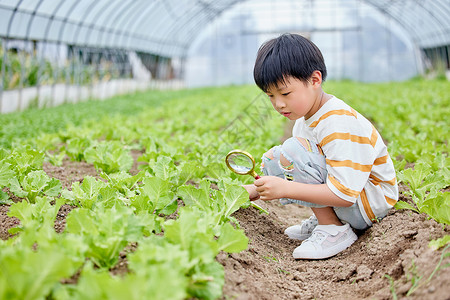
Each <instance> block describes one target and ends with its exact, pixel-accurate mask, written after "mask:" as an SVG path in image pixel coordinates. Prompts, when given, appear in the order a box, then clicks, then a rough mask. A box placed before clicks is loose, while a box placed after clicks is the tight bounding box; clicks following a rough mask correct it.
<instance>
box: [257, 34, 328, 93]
mask: <svg viewBox="0 0 450 300" xmlns="http://www.w3.org/2000/svg"><path fill="white" fill-rule="evenodd" d="M315 70H318V71H320V72H321V73H322V81H325V78H326V77H327V68H326V66H325V62H324V59H323V56H322V53H321V52H320V50H319V48H317V46H316V45H315V44H314V43H313V42H311V41H310V40H308V39H307V38H305V37H303V36H301V35H298V34H290V33H285V34H283V35H281V36H279V37H277V38H275V39H272V40H269V41H267V42H265V43H264V44H263V45H261V47H260V48H259V50H258V55H257V57H256V62H255V68H254V69H253V77H254V79H255V82H256V85H257V86H258V87H259V88H260V89H261V90H263V91H264V92H267V91H268V90H269V88H271V87H277V86H278V84H279V83H285V80H286V77H288V76H292V77H294V78H297V79H299V80H301V81H303V82H305V83H306V82H307V80H308V79H309V77H311V74H312V73H313V72H314V71H315Z"/></svg>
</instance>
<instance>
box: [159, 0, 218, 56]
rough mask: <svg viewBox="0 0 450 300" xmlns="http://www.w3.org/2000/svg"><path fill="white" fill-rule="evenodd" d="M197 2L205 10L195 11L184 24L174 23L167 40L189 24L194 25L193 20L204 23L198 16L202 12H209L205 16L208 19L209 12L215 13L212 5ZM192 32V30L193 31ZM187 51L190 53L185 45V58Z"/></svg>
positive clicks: (183, 54)
mask: <svg viewBox="0 0 450 300" xmlns="http://www.w3.org/2000/svg"><path fill="white" fill-rule="evenodd" d="M216 1H217V0H216ZM196 2H197V3H198V4H200V5H201V6H203V7H204V9H203V10H201V9H195V11H193V13H192V14H190V15H189V16H188V17H187V18H185V19H184V20H183V22H177V23H174V24H173V26H172V28H170V29H169V30H168V31H167V35H166V38H167V39H169V38H170V37H171V36H172V35H173V34H174V33H176V32H178V31H179V30H180V28H184V27H186V26H187V25H188V24H192V20H195V19H197V20H198V22H197V23H201V22H202V18H199V17H198V15H199V13H200V12H203V11H207V14H206V16H205V18H207V17H208V16H209V14H208V12H209V13H210V12H211V11H213V10H212V9H211V8H210V4H205V3H203V2H201V1H196ZM211 15H212V13H211ZM207 19H208V18H207ZM194 28H195V27H194ZM191 30H192V29H191ZM186 40H188V39H186ZM187 51H188V47H187V45H186V44H185V45H184V52H183V53H182V55H181V56H185V55H186V52H187Z"/></svg>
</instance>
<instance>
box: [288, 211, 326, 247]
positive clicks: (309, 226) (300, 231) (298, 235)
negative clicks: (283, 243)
mask: <svg viewBox="0 0 450 300" xmlns="http://www.w3.org/2000/svg"><path fill="white" fill-rule="evenodd" d="M317 224H319V223H318V221H317V218H316V216H315V215H312V216H311V217H309V219H306V220H303V221H302V223H301V224H297V225H293V226H290V227H288V228H286V230H285V231H284V234H286V235H287V236H288V237H289V238H291V239H294V240H300V241H303V240H306V239H307V238H309V237H310V236H311V233H312V232H313V230H314V228H316V226H317Z"/></svg>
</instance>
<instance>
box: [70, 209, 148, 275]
mask: <svg viewBox="0 0 450 300" xmlns="http://www.w3.org/2000/svg"><path fill="white" fill-rule="evenodd" d="M144 221H145V222H144ZM148 225H149V223H148V220H144V219H142V218H140V217H137V216H136V215H135V214H134V213H133V211H132V210H131V209H130V208H128V207H125V206H114V207H112V208H111V209H105V208H103V207H95V208H94V209H93V210H88V209H84V208H80V209H76V210H72V211H71V212H70V213H69V215H68V217H67V228H66V230H67V232H69V233H72V234H75V235H80V236H82V237H83V239H84V241H85V242H86V244H87V245H88V246H89V249H88V251H87V255H88V256H89V257H90V258H91V259H92V261H93V262H94V263H95V264H96V265H97V266H99V267H102V268H111V267H112V266H114V265H115V264H116V263H117V261H118V259H119V253H120V251H122V250H123V249H124V247H125V246H126V245H127V244H128V243H129V242H136V241H138V240H139V239H141V238H142V237H143V236H144V232H145V231H149V228H146V226H148Z"/></svg>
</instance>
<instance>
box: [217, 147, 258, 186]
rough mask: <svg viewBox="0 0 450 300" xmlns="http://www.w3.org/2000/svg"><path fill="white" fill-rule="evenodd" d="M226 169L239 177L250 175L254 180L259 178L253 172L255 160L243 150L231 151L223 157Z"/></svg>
mask: <svg viewBox="0 0 450 300" xmlns="http://www.w3.org/2000/svg"><path fill="white" fill-rule="evenodd" d="M225 162H226V164H227V167H228V168H229V169H230V170H231V171H233V172H234V173H236V174H239V175H251V176H253V177H254V178H255V179H259V178H261V177H260V176H259V175H258V174H256V172H255V159H254V158H253V156H252V155H251V154H250V153H248V152H246V151H244V150H239V149H236V150H232V151H230V152H229V153H228V154H227V156H226V157H225Z"/></svg>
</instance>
